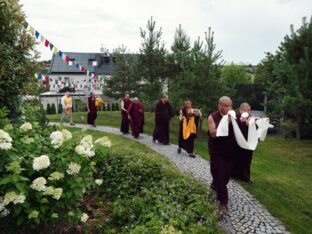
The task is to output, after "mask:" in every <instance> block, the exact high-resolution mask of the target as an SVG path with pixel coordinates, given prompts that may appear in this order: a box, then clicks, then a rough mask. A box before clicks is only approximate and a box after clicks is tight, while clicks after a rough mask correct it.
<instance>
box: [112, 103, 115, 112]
mask: <svg viewBox="0 0 312 234" xmlns="http://www.w3.org/2000/svg"><path fill="white" fill-rule="evenodd" d="M112 111H115V103H112Z"/></svg>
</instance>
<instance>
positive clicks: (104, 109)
mask: <svg viewBox="0 0 312 234" xmlns="http://www.w3.org/2000/svg"><path fill="white" fill-rule="evenodd" d="M103 111H106V105H105V102H104V103H103Z"/></svg>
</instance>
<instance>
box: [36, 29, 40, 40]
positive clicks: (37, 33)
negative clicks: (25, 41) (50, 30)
mask: <svg viewBox="0 0 312 234" xmlns="http://www.w3.org/2000/svg"><path fill="white" fill-rule="evenodd" d="M35 35H36V38H37V39H38V38H39V35H40V33H39V32H38V31H36V32H35Z"/></svg>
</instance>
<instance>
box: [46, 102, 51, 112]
mask: <svg viewBox="0 0 312 234" xmlns="http://www.w3.org/2000/svg"><path fill="white" fill-rule="evenodd" d="M47 114H48V115H50V114H51V105H50V103H48V104H47Z"/></svg>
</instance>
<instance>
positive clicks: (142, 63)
mask: <svg viewBox="0 0 312 234" xmlns="http://www.w3.org/2000/svg"><path fill="white" fill-rule="evenodd" d="M155 25H156V22H155V21H154V20H153V18H152V17H151V18H150V20H148V22H147V25H146V28H147V31H145V30H143V29H142V28H140V34H141V39H142V41H141V47H140V54H139V55H138V65H137V68H136V70H137V71H136V72H137V77H138V79H139V80H142V81H143V84H142V87H141V91H142V92H141V93H140V99H141V101H142V102H143V105H144V106H145V108H146V110H148V111H151V110H152V109H153V107H154V102H155V101H156V100H157V99H159V97H160V96H161V94H162V86H163V84H164V81H165V78H166V76H167V72H166V59H165V58H166V50H165V47H164V43H162V42H161V35H162V29H161V28H160V29H159V30H157V29H156V28H155Z"/></svg>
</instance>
